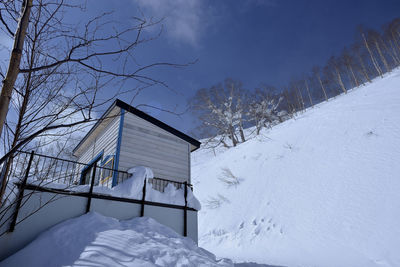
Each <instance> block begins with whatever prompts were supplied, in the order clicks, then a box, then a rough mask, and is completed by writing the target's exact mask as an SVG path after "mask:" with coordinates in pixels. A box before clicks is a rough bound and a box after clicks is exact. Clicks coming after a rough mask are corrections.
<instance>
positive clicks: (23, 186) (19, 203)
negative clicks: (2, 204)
mask: <svg viewBox="0 0 400 267" xmlns="http://www.w3.org/2000/svg"><path fill="white" fill-rule="evenodd" d="M34 155H35V152H34V151H32V152H31V156H30V158H29V162H28V167H27V168H26V172H25V177H24V179H23V180H22V183H21V187H20V188H19V193H18V198H17V204H16V206H15V211H14V214H13V218H12V221H11V224H10V229H9V230H8V231H9V232H13V231H14V229H15V225H16V224H17V219H18V213H19V209H20V208H21V203H22V199H23V197H24V190H25V186H26V181H27V180H28V176H29V171H30V170H31V165H32V160H33V156H34Z"/></svg>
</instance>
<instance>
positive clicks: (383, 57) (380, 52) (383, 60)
mask: <svg viewBox="0 0 400 267" xmlns="http://www.w3.org/2000/svg"><path fill="white" fill-rule="evenodd" d="M374 43H375V47H376V50H378V54H379V56H380V58H381V60H382V62H383V65H385V68H386V71H388V72H390V71H391V69H390V67H389V64H388V63H387V61H386V58H385V56H384V55H383V53H382V50H381V47H380V45H379V43H378V40H376V39H375V41H374Z"/></svg>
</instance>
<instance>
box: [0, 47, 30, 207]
mask: <svg viewBox="0 0 400 267" xmlns="http://www.w3.org/2000/svg"><path fill="white" fill-rule="evenodd" d="M35 47H36V42H33V43H32V48H31V49H32V53H31V56H30V63H29V67H30V68H32V67H33V62H34V57H35V53H34V51H35ZM31 78H32V72H29V73H28V75H27V78H26V82H25V94H24V95H23V101H22V104H21V107H20V110H19V113H18V122H17V125H16V126H15V132H14V137H13V141H12V144H11V149H13V148H14V147H15V146H16V145H17V142H18V140H19V138H20V135H21V127H22V121H23V119H24V116H25V114H26V109H27V106H28V101H29V96H30V93H31V90H30V86H31ZM13 155H14V154H11V155H10V156H9V160H8V161H7V163H6V164H7V167H6V169H5V172H4V174H3V180H2V181H1V188H0V206H1V204H2V199H3V195H4V191H5V189H6V185H7V183H8V173H9V171H10V168H11V164H12V160H11V159H12V158H13Z"/></svg>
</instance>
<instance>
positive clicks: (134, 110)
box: [115, 99, 201, 149]
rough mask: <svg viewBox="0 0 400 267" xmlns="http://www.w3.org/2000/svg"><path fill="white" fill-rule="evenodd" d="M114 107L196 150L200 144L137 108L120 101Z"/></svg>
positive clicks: (116, 101)
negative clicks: (188, 144) (146, 122)
mask: <svg viewBox="0 0 400 267" xmlns="http://www.w3.org/2000/svg"><path fill="white" fill-rule="evenodd" d="M115 105H116V106H117V107H120V108H123V109H125V110H126V111H128V112H130V113H132V114H134V115H136V116H138V117H140V118H142V119H144V120H146V121H148V122H150V123H152V124H154V125H156V126H158V127H160V128H161V129H164V130H166V131H167V132H169V133H171V134H173V135H175V136H177V137H179V138H181V139H183V140H185V141H186V142H188V143H190V144H192V145H193V146H195V147H196V149H197V148H199V147H200V145H201V143H200V142H199V141H197V140H196V139H194V138H192V137H190V136H188V135H186V134H184V133H182V132H181V131H179V130H177V129H175V128H172V127H171V126H169V125H168V124H166V123H164V122H162V121H160V120H158V119H156V118H154V117H152V116H150V115H149V114H147V113H145V112H143V111H141V110H139V109H137V108H134V107H132V106H131V105H129V104H127V103H125V102H123V101H121V100H120V99H117V100H115Z"/></svg>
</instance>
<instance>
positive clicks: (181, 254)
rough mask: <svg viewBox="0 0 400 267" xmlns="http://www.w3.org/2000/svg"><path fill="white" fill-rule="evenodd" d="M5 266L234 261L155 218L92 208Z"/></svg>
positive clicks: (43, 236) (42, 237)
mask: <svg viewBox="0 0 400 267" xmlns="http://www.w3.org/2000/svg"><path fill="white" fill-rule="evenodd" d="M0 266H30V267H43V266H52V267H56V266H135V267H136V266H171V267H172V266H205V267H207V266H232V263H231V262H230V261H228V260H221V261H217V260H216V259H215V256H214V255H213V254H211V253H209V252H207V251H206V250H204V249H201V248H199V247H197V245H196V244H195V243H194V242H193V241H192V240H191V239H190V238H184V237H182V236H180V235H178V234H177V233H175V232H174V231H173V230H171V229H170V228H168V227H165V226H163V225H161V224H159V223H157V222H156V221H155V220H153V219H151V218H145V217H143V218H134V219H131V220H127V221H118V220H116V219H113V218H110V217H104V216H102V215H100V214H98V213H94V212H90V213H88V214H86V215H83V216H81V217H78V218H74V219H70V220H67V221H65V222H63V223H60V224H58V225H56V226H54V227H52V228H51V229H49V230H48V231H46V232H44V233H42V234H41V235H40V236H39V237H38V238H36V239H35V240H34V241H33V242H32V243H30V244H29V245H28V246H26V247H25V248H24V249H22V250H20V251H19V252H17V253H15V254H14V255H12V256H11V257H9V258H7V259H6V260H4V261H3V262H0Z"/></svg>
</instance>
